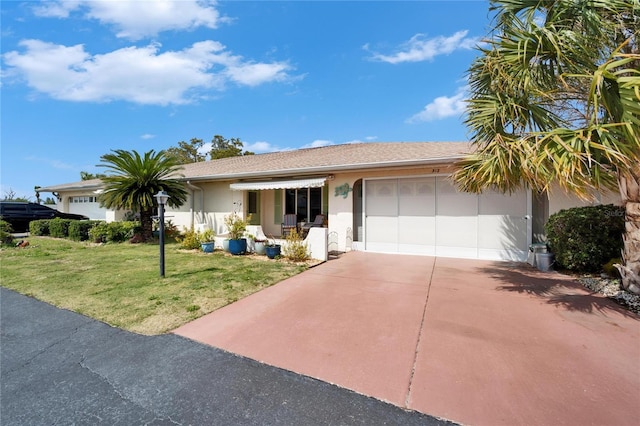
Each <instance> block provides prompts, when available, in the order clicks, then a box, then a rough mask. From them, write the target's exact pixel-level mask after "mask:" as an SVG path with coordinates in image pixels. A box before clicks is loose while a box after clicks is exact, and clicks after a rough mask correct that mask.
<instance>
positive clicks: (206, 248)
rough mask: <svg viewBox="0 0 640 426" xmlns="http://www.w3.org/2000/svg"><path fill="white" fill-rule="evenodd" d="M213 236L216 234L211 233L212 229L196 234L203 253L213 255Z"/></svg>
mask: <svg viewBox="0 0 640 426" xmlns="http://www.w3.org/2000/svg"><path fill="white" fill-rule="evenodd" d="M215 236H216V233H215V232H214V231H213V229H205V230H204V231H202V232H198V241H199V242H200V247H201V248H202V251H203V252H205V253H213V246H214V244H215Z"/></svg>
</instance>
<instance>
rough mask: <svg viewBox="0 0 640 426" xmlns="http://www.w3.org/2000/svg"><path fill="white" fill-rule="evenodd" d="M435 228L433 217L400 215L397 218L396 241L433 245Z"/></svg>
mask: <svg viewBox="0 0 640 426" xmlns="http://www.w3.org/2000/svg"><path fill="white" fill-rule="evenodd" d="M435 229H436V218H435V217H429V216H423V217H419V216H400V217H399V218H398V241H399V242H400V243H401V244H427V245H435V243H436V233H435Z"/></svg>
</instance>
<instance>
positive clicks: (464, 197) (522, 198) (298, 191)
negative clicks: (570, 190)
mask: <svg viewBox="0 0 640 426" xmlns="http://www.w3.org/2000/svg"><path fill="white" fill-rule="evenodd" d="M470 149H471V147H470V145H469V144H468V143H461V142H388V143H382V142H380V143H361V144H345V145H333V146H327V147H322V148H309V149H300V150H295V151H282V152H275V153H268V154H259V155H249V156H240V157H231V158H223V159H220V160H214V161H205V162H199V163H192V164H187V165H185V166H184V169H183V170H182V171H181V175H182V176H181V179H182V180H183V181H184V183H185V187H186V188H187V189H188V190H189V191H190V195H189V198H188V201H187V203H186V204H185V205H183V206H182V207H181V208H179V209H169V210H168V211H167V213H166V215H167V217H168V219H170V220H171V221H172V222H173V223H174V224H176V225H178V226H179V227H186V228H188V227H191V226H207V227H209V228H211V229H213V230H215V231H216V233H217V234H224V233H226V229H225V227H224V217H225V216H226V215H227V214H229V213H230V212H231V211H234V210H235V211H237V212H239V213H240V214H242V215H243V216H245V217H247V216H248V215H251V223H252V224H253V225H260V226H261V227H262V229H263V231H264V233H265V234H266V235H274V236H279V235H280V224H281V222H282V218H283V215H284V214H287V213H295V214H296V215H297V217H298V221H299V222H309V221H313V220H314V218H315V216H316V215H318V214H325V215H326V217H327V227H328V244H329V247H328V249H329V250H330V251H331V250H337V251H348V250H352V249H355V250H367V251H376V252H391V253H413V254H425V255H437V256H447V257H461V258H478V259H504V260H506V259H512V260H524V259H526V257H527V253H528V247H529V245H530V244H531V243H532V242H534V241H536V240H538V239H539V238H541V236H542V234H543V229H542V226H543V225H544V223H545V222H546V220H547V218H548V216H549V214H553V213H554V212H556V211H558V210H560V209H561V208H567V207H572V206H577V205H584V204H585V203H584V202H581V201H580V200H578V199H576V198H574V197H570V196H566V195H564V194H563V193H562V192H561V191H553V192H552V194H551V196H550V197H549V196H547V195H546V194H544V195H535V196H533V195H532V193H531V191H529V190H521V191H518V192H515V193H512V194H502V193H499V192H495V191H485V192H483V193H482V194H480V195H477V194H469V193H463V192H459V191H458V190H456V188H455V187H454V185H453V183H452V182H451V180H450V179H449V176H450V174H451V172H452V171H453V170H454V163H455V162H456V161H458V160H460V159H462V158H463V157H464V156H465V155H467V154H468V153H469V152H470ZM100 190H101V181H100V180H99V179H97V180H90V181H83V182H78V183H71V184H64V185H55V186H48V187H43V188H41V189H40V192H53V193H55V194H56V196H57V197H58V200H59V202H58V207H59V209H60V210H62V211H65V212H72V213H81V214H85V215H88V216H90V217H91V218H92V219H104V220H108V221H112V220H119V219H121V218H122V216H123V215H124V213H125V212H114V211H108V210H106V209H104V208H101V207H100V206H99V204H98V203H97V202H96V199H95V197H96V196H97V195H98V194H99V193H100ZM601 202H602V203H609V202H614V203H619V202H620V197H619V196H616V195H614V194H608V195H606V196H605V197H604V199H601ZM202 224H204V225H202Z"/></svg>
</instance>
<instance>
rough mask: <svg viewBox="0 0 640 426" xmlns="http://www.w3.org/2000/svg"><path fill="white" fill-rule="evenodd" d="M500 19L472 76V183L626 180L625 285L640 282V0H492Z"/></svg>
mask: <svg viewBox="0 0 640 426" xmlns="http://www.w3.org/2000/svg"><path fill="white" fill-rule="evenodd" d="M490 10H491V11H492V12H494V13H495V21H494V22H495V25H494V27H493V29H492V31H491V33H490V38H488V39H487V40H485V43H484V45H483V46H481V47H479V48H478V49H479V51H480V56H479V57H478V58H477V59H476V60H475V61H474V62H473V63H472V64H471V66H470V68H469V71H468V76H469V87H470V99H468V103H467V118H466V122H465V124H466V125H467V127H468V128H469V129H470V132H471V142H472V144H473V145H474V147H475V152H474V153H473V154H472V155H471V156H470V157H468V158H467V159H465V160H464V161H462V162H461V163H460V166H461V167H460V168H459V170H458V171H457V172H455V173H454V176H453V178H454V180H455V181H456V182H457V183H458V186H459V187H460V188H461V189H462V190H465V191H470V192H482V190H483V189H487V188H497V189H500V190H502V191H505V192H507V191H509V192H511V191H513V190H515V189H517V188H519V187H523V186H529V187H531V188H532V189H534V190H537V191H548V190H550V187H551V184H552V183H553V182H557V183H558V184H559V185H560V186H561V187H562V188H563V189H565V190H567V191H568V192H572V193H575V194H577V195H579V196H581V197H583V198H588V197H589V196H592V194H593V193H594V191H598V190H600V189H602V188H610V189H615V188H616V187H617V188H618V189H619V190H620V193H621V195H622V199H623V202H624V203H625V209H626V216H625V220H626V232H625V236H624V239H625V244H624V251H623V259H624V265H619V270H620V272H621V275H622V277H623V279H622V282H623V286H624V287H625V288H627V289H630V290H631V291H634V292H636V293H638V292H640V189H639V185H640V155H639V154H640V130H639V129H640V53H639V51H638V42H639V37H640V32H639V29H640V2H639V0H553V1H552V0H549V1H541V0H491V2H490Z"/></svg>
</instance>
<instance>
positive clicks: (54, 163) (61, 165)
mask: <svg viewBox="0 0 640 426" xmlns="http://www.w3.org/2000/svg"><path fill="white" fill-rule="evenodd" d="M26 160H27V161H33V162H36V163H44V164H47V165H48V166H49V167H51V168H54V169H58V170H78V167H77V166H74V165H72V164H69V163H65V162H64V161H61V160H56V159H51V158H43V157H34V156H29V157H27V158H26Z"/></svg>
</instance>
